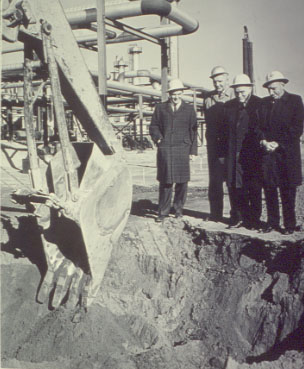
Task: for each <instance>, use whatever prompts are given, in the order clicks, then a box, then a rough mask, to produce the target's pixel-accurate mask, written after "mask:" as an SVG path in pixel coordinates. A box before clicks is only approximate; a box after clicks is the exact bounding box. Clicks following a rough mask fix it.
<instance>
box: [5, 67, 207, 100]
mask: <svg viewBox="0 0 304 369" xmlns="http://www.w3.org/2000/svg"><path fill="white" fill-rule="evenodd" d="M39 65H40V62H39V61H38V62H35V63H34V66H35V67H38V66H39ZM13 66H14V68H15V71H16V72H22V71H23V63H15V64H14V65H13ZM2 70H3V71H6V70H9V71H12V70H13V68H12V67H11V66H10V65H3V66H2ZM90 73H91V75H92V77H93V78H94V80H95V82H96V80H97V79H98V72H96V71H90ZM130 73H131V72H130ZM155 77H157V75H155ZM33 84H35V82H33ZM36 84H40V82H36ZM22 86H23V82H16V83H9V84H7V87H6V85H5V84H4V85H2V88H16V87H22ZM107 87H108V89H109V91H111V92H115V93H117V92H120V93H121V92H125V93H126V92H127V93H131V94H140V95H146V96H153V97H156V98H160V97H161V91H158V90H156V89H152V88H146V87H140V86H134V85H131V84H129V83H121V82H117V81H111V80H109V81H107ZM195 88H196V89H199V88H198V87H195ZM183 100H185V101H187V102H193V98H192V97H191V96H187V95H183ZM197 103H198V104H202V103H203V99H200V98H198V99H197Z"/></svg>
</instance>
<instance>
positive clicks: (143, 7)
mask: <svg viewBox="0 0 304 369" xmlns="http://www.w3.org/2000/svg"><path fill="white" fill-rule="evenodd" d="M141 15H159V16H161V17H167V18H168V19H170V20H171V21H172V22H175V23H176V24H167V25H164V26H158V27H151V28H148V27H147V28H142V29H141V31H142V32H144V33H147V34H149V35H150V36H153V37H157V38H163V37H170V36H178V35H186V34H189V33H193V32H195V31H196V30H197V29H198V27H199V24H198V22H197V20H196V19H194V18H193V17H191V16H189V15H188V14H186V13H185V12H182V11H181V10H180V9H178V8H177V7H174V6H172V5H171V4H170V3H169V2H168V1H166V0H154V1H151V0H141V1H135V2H130V3H122V4H117V5H112V6H107V7H106V9H105V16H106V17H107V18H110V19H114V20H115V19H121V18H128V17H135V16H141ZM66 17H67V19H68V21H69V23H70V25H71V26H72V27H73V28H75V27H76V26H77V27H79V26H81V27H85V26H88V25H89V24H90V23H92V22H96V20H97V11H96V8H91V9H83V10H70V11H69V10H67V12H66ZM111 36H112V35H111ZM111 36H110V37H111ZM80 39H81V36H79V37H77V42H78V43H80V42H85V41H80ZM140 39H141V38H140V37H139V36H135V35H130V34H128V33H125V32H123V33H121V34H120V35H119V36H118V37H116V38H114V39H111V38H109V39H108V40H107V43H109V44H111V43H120V42H130V41H135V40H140ZM87 41H90V42H92V41H96V42H97V36H96V35H94V36H91V37H90V39H87ZM21 50H23V47H21V46H18V47H15V48H10V49H4V50H3V53H8V52H16V51H21Z"/></svg>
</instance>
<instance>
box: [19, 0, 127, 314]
mask: <svg viewBox="0 0 304 369" xmlns="http://www.w3.org/2000/svg"><path fill="white" fill-rule="evenodd" d="M18 9H19V10H20V9H21V10H22V12H23V15H24V17H25V18H26V19H24V20H23V22H19V24H18V27H20V28H19V39H21V40H22V41H23V42H24V43H25V45H30V47H31V48H32V49H33V50H35V52H36V54H37V55H38V56H39V58H40V59H41V60H42V62H43V63H44V64H45V65H47V66H48V71H49V78H50V83H51V87H52V97H53V102H54V108H55V114H56V121H57V126H58V132H59V137H60V149H59V150H58V151H57V153H56V154H55V155H54V156H53V157H52V158H51V159H50V160H49V164H48V167H47V170H46V171H41V172H40V173H41V175H42V176H45V178H43V179H42V181H37V180H35V181H32V183H33V186H34V188H33V191H32V192H31V193H24V192H22V191H21V192H19V193H15V194H14V199H15V200H16V199H17V200H19V201H21V200H22V201H23V203H24V202H28V203H31V204H35V209H36V210H35V214H36V217H37V226H39V229H41V239H42V244H43V248H44V253H45V257H46V263H47V270H46V273H45V275H44V276H42V281H41V283H40V286H39V288H38V293H37V300H38V301H39V302H41V303H42V302H46V301H48V302H49V305H50V306H52V307H57V306H59V305H60V304H67V305H69V306H75V305H77V304H80V305H83V306H88V305H90V304H91V303H92V302H93V300H94V298H95V297H96V295H97V294H98V290H99V287H100V284H101V282H102V279H103V276H104V273H105V270H106V268H107V264H108V261H109V259H110V256H111V252H112V248H113V245H114V244H115V242H117V240H118V238H119V236H120V235H121V233H122V231H123V229H124V227H125V224H126V222H127V220H128V216H129V213H130V208H131V202H132V181H131V175H130V172H129V170H128V169H127V167H126V164H125V162H124V160H123V158H122V156H123V155H122V148H121V146H120V144H119V143H118V141H117V140H116V137H115V134H114V132H113V129H112V126H111V124H110V122H109V120H108V117H107V114H106V112H105V110H104V108H103V106H102V104H101V101H100V98H99V96H98V93H97V90H96V87H95V84H94V82H93V79H92V77H91V75H90V73H89V71H88V69H87V67H86V64H85V62H84V59H83V56H82V54H81V52H80V50H79V48H78V45H77V42H76V40H75V38H74V35H73V33H72V30H71V28H70V25H69V24H68V22H67V20H66V17H65V15H64V10H63V8H62V7H61V4H60V2H59V1H58V0H53V1H51V2H50V1H49V0H28V1H21V2H20V1H18ZM61 94H62V95H63V96H64V98H65V100H66V102H67V103H68V105H69V107H70V108H71V109H72V110H73V113H74V114H75V115H76V117H77V118H78V120H79V122H80V123H81V125H82V126H83V128H84V129H85V130H86V132H87V134H88V137H89V138H90V139H91V142H87V143H75V144H74V145H71V143H70V142H69V139H68V132H67V127H66V122H65V114H64V108H63V101H62V95H61ZM32 105H33V104H32ZM28 124H29V125H30V124H31V123H30V122H29V123H28ZM31 131H33V127H29V128H28V132H31ZM28 132H27V136H28V142H30V140H31V147H33V148H34V147H35V145H34V144H33V142H32V141H33V137H30V133H28ZM31 154H33V153H31ZM36 169H37V168H35V173H39V171H38V172H37V170H36ZM35 183H44V184H45V183H47V186H44V188H37V186H36V187H35V185H34V184H35ZM46 187H47V190H46V189H45V188H46ZM20 199H21V200H20Z"/></svg>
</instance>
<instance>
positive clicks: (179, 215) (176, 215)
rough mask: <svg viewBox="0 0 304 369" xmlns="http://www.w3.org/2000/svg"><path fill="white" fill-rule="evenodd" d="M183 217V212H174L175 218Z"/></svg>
mask: <svg viewBox="0 0 304 369" xmlns="http://www.w3.org/2000/svg"><path fill="white" fill-rule="evenodd" d="M182 217H183V213H176V214H175V218H177V219H181V218H182Z"/></svg>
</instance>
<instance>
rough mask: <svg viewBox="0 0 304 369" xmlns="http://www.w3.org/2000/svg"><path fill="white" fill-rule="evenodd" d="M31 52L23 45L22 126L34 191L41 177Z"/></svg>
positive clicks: (38, 186) (38, 185)
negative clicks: (23, 127)
mask: <svg viewBox="0 0 304 369" xmlns="http://www.w3.org/2000/svg"><path fill="white" fill-rule="evenodd" d="M32 60H33V51H32V49H31V48H30V47H29V46H28V45H27V44H26V43H25V44H24V93H23V94H24V126H25V132H26V141H27V150H28V158H29V165H30V170H29V173H30V179H31V185H32V187H33V188H35V189H39V188H40V184H41V177H40V173H39V160H38V154H37V148H36V141H35V130H34V124H33V121H34V120H33V107H32V97H33V85H32V77H33V69H32Z"/></svg>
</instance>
